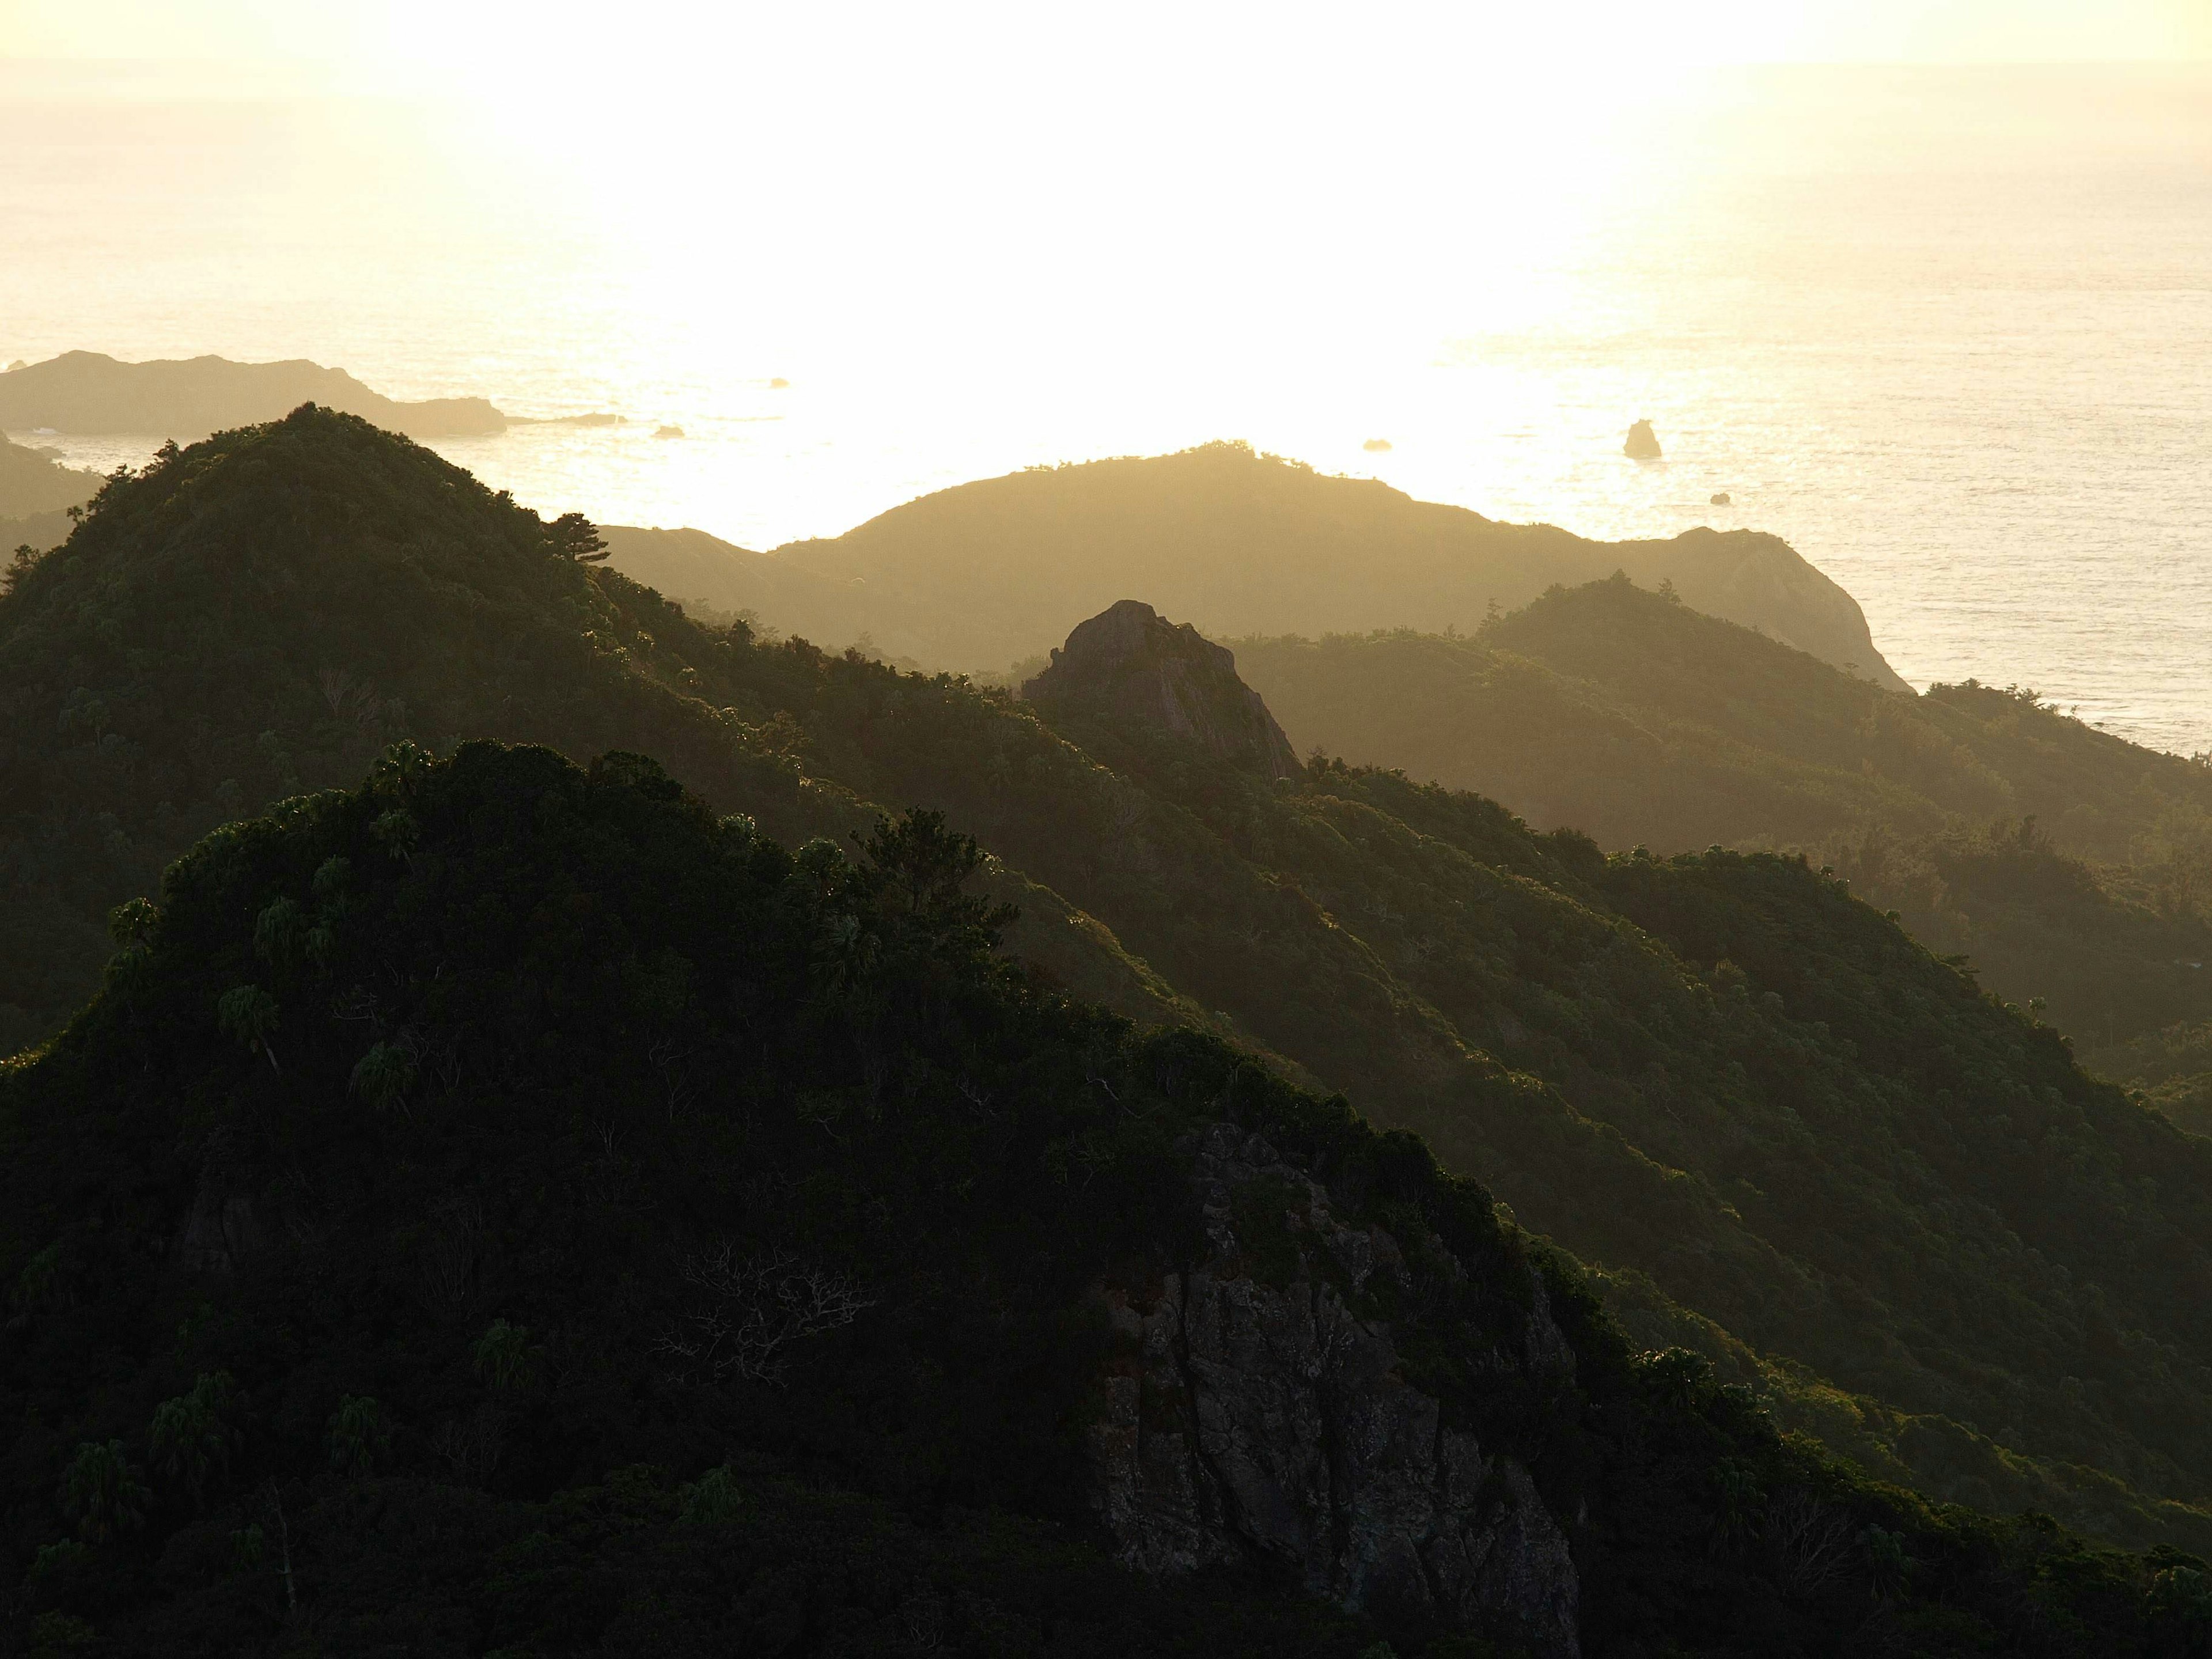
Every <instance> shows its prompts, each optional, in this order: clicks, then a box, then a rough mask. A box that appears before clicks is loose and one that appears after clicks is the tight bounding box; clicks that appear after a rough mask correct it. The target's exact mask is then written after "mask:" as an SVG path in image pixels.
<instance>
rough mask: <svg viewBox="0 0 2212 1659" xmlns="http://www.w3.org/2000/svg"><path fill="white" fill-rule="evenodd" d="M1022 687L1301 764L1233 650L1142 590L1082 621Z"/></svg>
mask: <svg viewBox="0 0 2212 1659" xmlns="http://www.w3.org/2000/svg"><path fill="white" fill-rule="evenodd" d="M1022 695H1023V696H1025V697H1027V698H1029V699H1030V701H1031V702H1036V703H1040V704H1043V705H1046V706H1048V707H1052V708H1063V709H1066V708H1073V709H1081V710H1085V711H1088V712H1094V713H1097V714H1106V715H1108V716H1109V717H1113V718H1117V719H1121V720H1131V721H1134V722H1138V723H1139V724H1142V725H1147V726H1158V727H1159V728H1161V729H1163V730H1164V731H1168V732H1175V733H1176V734H1177V735H1178V736H1181V737H1184V738H1189V739H1191V740H1192V741H1193V742H1194V743H1196V744H1199V745H1200V747H1201V748H1203V749H1205V750H1206V751H1207V752H1208V753H1210V754H1212V755H1214V756H1217V757H1219V758H1220V759H1222V760H1224V761H1226V762H1228V763H1230V764H1231V765H1232V766H1235V767H1238V768H1240V769H1243V770H1246V771H1256V772H1259V773H1261V774H1263V775H1267V776H1268V777H1277V778H1286V777H1290V776H1291V775H1294V774H1296V773H1297V770H1298V757H1297V751H1296V750H1293V749H1292V748H1291V740H1290V739H1289V738H1286V737H1285V736H1284V735H1283V728H1282V727H1281V726H1278V725H1276V724H1275V717H1274V716H1273V714H1269V713H1268V712H1267V703H1266V702H1263V701H1262V700H1261V696H1260V694H1259V693H1258V692H1256V691H1255V690H1252V688H1251V687H1250V686H1249V685H1247V684H1244V682H1243V680H1241V679H1239V678H1237V658H1236V656H1235V654H1234V653H1232V652H1231V651H1230V650H1229V649H1228V648H1227V647H1225V646H1219V645H1216V644H1214V643H1213V641H1211V640H1209V639H1206V638H1205V637H1204V636H1203V635H1200V633H1199V631H1198V630H1197V629H1194V628H1193V627H1192V626H1191V625H1190V624H1189V623H1182V624H1181V625H1180V626H1177V625H1176V624H1175V623H1170V622H1169V621H1167V620H1166V619H1165V618H1164V617H1162V616H1160V614H1159V613H1158V611H1154V610H1153V609H1152V606H1150V605H1146V604H1144V603H1142V602H1141V601H1139V600H1136V599H1123V600H1121V601H1120V602H1119V603H1118V604H1115V605H1110V606H1109V607H1108V608H1107V609H1106V610H1104V611H1101V612H1100V613H1099V614H1098V615H1097V616H1095V617H1092V618H1091V620H1090V621H1089V622H1086V623H1082V624H1081V625H1079V627H1078V628H1077V629H1076V630H1075V631H1074V632H1073V634H1070V635H1068V636H1067V644H1066V646H1065V647H1062V648H1060V649H1059V650H1056V651H1054V653H1052V665H1051V666H1049V667H1048V668H1047V669H1046V670H1045V671H1044V672H1042V674H1039V675H1038V676H1037V677H1036V678H1035V679H1033V680H1030V682H1029V683H1028V684H1025V685H1024V686H1023V687H1022Z"/></svg>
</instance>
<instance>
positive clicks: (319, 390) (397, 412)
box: [0, 351, 507, 443]
mask: <svg viewBox="0 0 2212 1659" xmlns="http://www.w3.org/2000/svg"><path fill="white" fill-rule="evenodd" d="M303 403H313V404H321V405H323V406H324V407H325V408H326V409H336V410H343V412H344V413H346V414H349V415H359V416H362V417H363V418H364V419H367V420H371V421H374V422H376V423H377V424H378V425H379V426H381V427H384V428H387V429H388V430H390V431H393V432H402V433H404V434H406V435H408V436H409V437H410V438H444V437H458V436H463V435H472V434H477V433H485V432H501V431H504V430H505V429H506V427H507V417H506V416H503V415H501V413H500V412H499V410H496V409H494V408H493V407H492V406H491V404H489V403H487V402H486V401H485V400H484V399H483V398H430V399H428V400H426V401H423V402H421V403H399V402H395V401H394V400H393V399H392V398H386V397H385V396H383V395H382V394H381V393H380V392H372V391H370V390H369V389H368V387H367V386H363V385H362V383H361V382H360V381H359V380H356V379H354V377H353V376H352V375H350V374H347V373H346V372H345V371H344V370H343V369H341V368H324V367H322V366H321V365H320V364H319V363H311V362H305V361H304V360H300V359H294V360H292V361H290V362H277V363H238V362H230V361H229V360H228V359H227V358H222V357H214V356H209V357H193V358H189V359H185V360H183V361H167V362H143V363H125V362H118V361H117V360H116V359H114V358H112V357H110V356H105V355H104V354H102V353H100V352H96V351H70V352H64V354H63V355H62V356H58V357H51V358H48V359H47V360H46V362H39V363H29V364H27V365H25V366H24V367H23V368H16V369H10V370H9V371H8V372H7V373H6V374H0V428H7V429H9V430H11V431H22V430H35V429H36V428H40V427H51V428H53V429H54V430H55V431H57V432H99V433H105V432H119V433H137V434H144V435H151V436H160V437H167V438H173V439H175V440H176V441H178V442H179V443H189V442H191V441H194V440H196V439H199V438H204V437H205V436H206V435H208V434H210V433H211V432H215V431H217V430H219V429H221V428H225V427H234V426H247V425H251V424H252V423H253V422H258V421H271V420H275V419H276V417H277V416H281V415H283V414H284V413H285V412H286V411H288V410H292V409H295V408H297V407H298V406H299V405H300V404H303Z"/></svg>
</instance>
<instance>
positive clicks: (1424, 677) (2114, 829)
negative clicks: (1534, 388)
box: [1237, 576, 2212, 1081]
mask: <svg viewBox="0 0 2212 1659" xmlns="http://www.w3.org/2000/svg"><path fill="white" fill-rule="evenodd" d="M1237 660H1238V662H1239V664H1240V665H1241V668H1242V671H1243V673H1244V675H1245V677H1246V678H1248V679H1249V680H1250V681H1251V682H1252V684H1254V685H1255V687H1257V688H1258V689H1259V690H1261V692H1262V694H1263V695H1265V696H1266V697H1267V700H1268V703H1269V706H1270V707H1272V708H1273V709H1274V710H1275V711H1276V713H1277V714H1278V716H1279V718H1280V719H1281V720H1282V721H1283V723H1284V725H1285V728H1286V729H1287V730H1288V732H1290V734H1291V738H1292V740H1293V741H1294V742H1296V743H1297V744H1299V745H1300V746H1301V748H1310V747H1318V748H1320V749H1322V750H1326V751H1327V752H1328V753H1331V754H1334V755H1340V756H1343V757H1346V758H1348V759H1352V760H1356V761H1361V762H1364V763H1369V764H1373V765H1382V766H1391V767H1398V768H1402V769H1405V770H1406V771H1407V773H1408V774H1410V775H1413V776H1415V777H1419V778H1425V779H1431V780H1433V781H1437V782H1438V783H1442V784H1445V785H1448V786H1449V787H1453V788H1461V789H1472V790H1476V791H1479V792H1480V793H1483V794H1486V795H1489V796H1491V797H1492V798H1494V799H1498V800H1499V801H1502V802H1504V804H1505V805H1508V806H1510V807H1511V808H1512V809H1513V810H1514V811H1516V812H1519V813H1521V814H1522V815H1524V816H1525V817H1528V819H1529V820H1530V821H1531V822H1534V823H1540V824H1553V823H1560V824H1571V825H1572V826H1574V827H1575V828H1576V829H1581V830H1583V831H1585V832H1587V833H1588V834H1589V835H1591V836H1595V838H1596V839H1597V840H1598V841H1599V842H1600V843H1601V844H1602V845H1604V846H1606V847H1608V848H1631V847H1636V846H1647V847H1650V848H1654V849H1656V850H1657V851H1659V852H1662V853H1669V854H1671V853H1675V852H1683V851H1690V850H1694V849H1697V848H1704V847H1707V846H1710V845H1713V844H1720V845H1723V846H1728V847H1735V848H1781V849H1802V850H1804V851H1806V852H1808V854H1810V855H1811V856H1812V858H1813V860H1814V862H1815V863H1816V864H1820V865H1825V866H1832V868H1833V869H1834V870H1835V871H1836V872H1838V874H1839V875H1841V876H1842V877H1844V878H1846V879H1847V880H1849V881H1850V883H1851V884H1852V885H1853V888H1854V890H1856V891H1857V892H1858V893H1859V894H1860V895H1861V896H1863V897H1865V898H1866V899H1868V900H1869V902H1872V903H1873V904H1875V906H1877V907H1878V908H1893V909H1896V910H1897V911H1899V914H1900V915H1901V916H1902V917H1903V919H1904V921H1905V925H1906V927H1908V928H1909V929H1910V930H1911V933H1912V934H1913V935H1914V937H1915V938H1917V939H1922V940H1923V941H1925V942H1926V943H1928V944H1929V945H1931V946H1933V947H1934V948H1936V949H1937V950H1939V951H1943V952H1945V953H1947V954H1954V955H1955V954H1962V955H1964V956H1966V957H1968V958H1969V959H1970V960H1971V962H1972V964H1973V965H1974V967H1975V968H1976V969H1978V971H1979V972H1980V973H1981V974H1982V975H1984V978H1985V980H1986V981H1988V982H1989V983H1990V985H1991V986H1992V987H1995V988H1996V989H1998V990H1999V991H2000V992H2002V994H2004V995H2005V996H2007V997H2008V998H2011V999H2012V1000H2015V1001H2018V1002H2020V1003H2021V1004H2023V1005H2025V1004H2028V1003H2030V1002H2035V1003H2037V1004H2039V1006H2042V1007H2043V1008H2045V1010H2046V1011H2047V1013H2046V1017H2047V1018H2050V1019H2051V1021H2052V1022H2053V1023H2054V1024H2057V1025H2058V1026H2059V1027H2060V1028H2061V1029H2063V1030H2066V1031H2069V1033H2071V1034H2072V1035H2074V1036H2075V1038H2076V1040H2077V1041H2078V1042H2081V1045H2082V1047H2083V1048H2084V1049H2085V1050H2089V1049H2098V1050H2102V1049H2107V1048H2113V1047H2114V1046H2115V1045H2119V1044H2124V1043H2126V1042H2130V1041H2131V1040H2134V1039H2136V1038H2137V1037H2142V1036H2148V1035H2149V1034H2151V1033H2154V1032H2156V1031H2159V1030H2162V1029H2163V1028H2166V1027H2167V1026H2172V1025H2179V1024H2193V1023H2198V1022H2202V1021H2203V1020H2205V1019H2206V1018H2212V979H2208V977H2207V974H2206V969H2205V966H2204V964H2205V963H2207V962H2208V961H2212V911H2208V908H2207V906H2208V902H2212V829H2209V828H2208V826H2212V769H2207V768H2206V767H2205V766H2204V765H2203V764H2201V763H2197V762H2195V761H2190V760H2184V759H2182V758H2180V757H2177V756H2172V755H2165V754H2160V753H2158V752H2156V751H2154V750H2147V749H2142V748H2140V747H2137V746H2136V745H2135V744H2130V743H2127V742H2124V741H2123V740H2122V739H2120V738H2116V737H2113V736H2112V735H2111V734H2109V733H2107V732H2100V731H2097V730H2095V729H2094V728H2093V727H2091V726H2087V725H2085V724H2083V723H2082V722H2081V720H2075V719H2074V718H2071V717H2070V716H2069V715H2067V714H2065V713H2063V711H2062V710H2060V709H2057V708H2053V707H2051V705H2050V704H2049V703H2048V702H2045V701H2044V700H2042V699H2040V698H2039V697H2037V696H2035V695H2034V693H2033V692H2032V691H2023V690H2016V689H2015V690H1998V689H1996V688H1995V687H1991V686H1985V685H1980V684H1974V683H1972V682H1968V683H1967V684H1961V685H1938V686H1936V687H1934V688H1933V689H1932V690H1929V693H1928V694H1927V695H1926V696H1922V697H1917V698H1907V697H1901V696H1889V695H1887V694H1885V693H1883V692H1882V691H1881V690H1878V689H1877V688H1875V687H1874V686H1871V685H1869V684H1866V683H1864V682H1863V681H1861V680H1858V679H1856V678H1852V677H1850V676H1849V675H1845V674H1841V673H1838V672H1837V671H1835V670H1834V669H1833V668H1832V667H1831V666H1829V665H1827V664H1825V663H1822V662H1820V661H1818V660H1816V659H1814V658H1813V657H1810V656H1808V655H1807V654H1806V653H1803V652H1801V651H1796V650H1793V649H1791V648H1790V647H1787V646H1785V645H1784V644H1782V643H1780V642H1778V641H1773V640H1769V639H1765V638H1761V637H1759V635H1756V634H1754V633H1753V632H1752V631H1750V630H1748V629H1743V628H1740V627H1737V626H1735V624H1733V623H1727V622H1723V621H1721V620H1719V619H1717V618H1716V617H1707V616H1702V615H1699V614H1698V613H1697V612H1696V611H1693V610H1692V609H1691V608H1690V607H1689V606H1687V605H1683V604H1678V603H1672V602H1670V600H1669V599H1668V596H1667V595H1665V594H1662V593H1657V592H1649V591H1646V590H1644V589H1642V588H1639V587H1637V586H1633V585H1632V584H1631V583H1630V582H1629V581H1627V580H1626V579H1625V578H1623V577H1618V576H1616V577H1615V578H1613V580H1607V581H1603V582H1597V583H1592V584H1589V585H1587V586H1583V587H1580V588H1575V589H1571V590H1562V591H1560V592H1553V593H1550V594H1547V595H1546V596H1545V597H1543V598H1542V599H1539V600H1537V601H1536V602H1535V603H1534V604H1533V605H1528V606H1527V607H1526V608H1525V609H1523V610H1522V611H1516V612H1513V613H1511V614H1510V615H1506V616H1502V617H1498V618H1496V619H1495V620H1493V621H1492V622H1490V623H1486V625H1484V626H1483V627H1481V628H1480V629H1476V630H1475V631H1474V632H1473V633H1472V634H1469V635H1442V634H1435V633H1431V634H1420V633H1414V632H1411V631H1400V632H1393V633H1383V634H1373V635H1336V636H1332V637H1328V638H1323V639H1321V640H1318V641H1312V640H1304V639H1288V638H1278V639H1267V640H1261V639H1250V640H1243V641H1237ZM2093 1064H2094V1065H2095V1066H2098V1067H2099V1068H2100V1069H2107V1070H2108V1072H2109V1074H2111V1075H2113V1076H2117V1077H2120V1078H2123V1079H2126V1080H2130V1081H2132V1080H2136V1079H2141V1078H2147V1077H2148V1073H2144V1072H2142V1071H2140V1070H2138V1069H2134V1068H2133V1067H2132V1063H2131V1062H2130V1061H2129V1060H2127V1059H2126V1058H2125V1057H2124V1055H2121V1054H2112V1055H2110V1056H2106V1055H2104V1054H2099V1055H2098V1056H2097V1057H2096V1058H2095V1059H2094V1060H2093Z"/></svg>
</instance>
